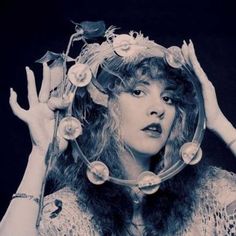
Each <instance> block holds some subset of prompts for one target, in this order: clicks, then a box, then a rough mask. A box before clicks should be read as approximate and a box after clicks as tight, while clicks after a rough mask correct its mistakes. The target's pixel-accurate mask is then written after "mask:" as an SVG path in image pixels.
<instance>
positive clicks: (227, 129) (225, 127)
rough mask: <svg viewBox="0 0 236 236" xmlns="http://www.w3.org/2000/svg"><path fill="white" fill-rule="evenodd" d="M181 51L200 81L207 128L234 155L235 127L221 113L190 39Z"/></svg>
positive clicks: (235, 153)
mask: <svg viewBox="0 0 236 236" xmlns="http://www.w3.org/2000/svg"><path fill="white" fill-rule="evenodd" d="M182 53H183V55H184V58H185V60H186V62H187V63H188V64H189V65H190V66H191V67H192V68H193V71H194V72H195V74H196V76H197V77H198V79H199V81H200V83H201V87H202V94H203V99H204V108H205V115H206V126H207V128H208V129H210V130H212V131H213V132H215V133H216V134H217V135H218V136H219V137H220V138H221V139H222V140H223V141H224V142H225V143H226V144H227V146H228V147H229V148H230V149H231V151H232V152H233V154H234V155H235V156H236V129H235V128H234V126H233V125H232V124H231V123H230V122H229V121H228V120H227V118H226V117H225V116H224V114H223V113H222V111H221V109H220V107H219V105H218V102H217V97H216V92H215V88H214V86H213V84H212V83H211V82H210V81H209V80H208V78H207V75H206V74H205V72H204V71H203V69H202V67H201V65H200V63H199V62H198V60H197V57H196V54H195V50H194V46H193V43H192V41H191V40H190V43H189V45H187V44H186V42H185V41H184V44H183V46H182Z"/></svg>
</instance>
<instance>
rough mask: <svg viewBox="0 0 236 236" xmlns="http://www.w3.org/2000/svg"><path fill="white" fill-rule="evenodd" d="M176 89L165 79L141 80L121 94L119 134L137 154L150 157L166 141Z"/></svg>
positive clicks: (119, 102)
mask: <svg viewBox="0 0 236 236" xmlns="http://www.w3.org/2000/svg"><path fill="white" fill-rule="evenodd" d="M173 94H174V91H173V90H171V89H170V88H167V87H166V86H165V84H164V82H161V81H157V80H147V79H145V80H140V81H139V82H138V83H137V84H136V85H135V86H134V88H132V89H131V91H129V92H122V93H121V94H120V95H119V96H118V105H119V111H120V122H121V123H120V134H121V138H122V140H123V141H124V142H125V144H126V145H127V146H128V147H129V148H130V149H131V150H132V152H133V154H134V155H135V156H136V157H139V156H141V157H142V156H145V157H150V156H153V155H155V154H157V153H158V152H159V151H160V150H161V149H162V147H163V146H164V145H165V143H166V141H167V138H168V136H169V133H170V130H171V127H172V124H173V122H174V119H175V114H176V109H175V105H174V103H173V99H172V98H173Z"/></svg>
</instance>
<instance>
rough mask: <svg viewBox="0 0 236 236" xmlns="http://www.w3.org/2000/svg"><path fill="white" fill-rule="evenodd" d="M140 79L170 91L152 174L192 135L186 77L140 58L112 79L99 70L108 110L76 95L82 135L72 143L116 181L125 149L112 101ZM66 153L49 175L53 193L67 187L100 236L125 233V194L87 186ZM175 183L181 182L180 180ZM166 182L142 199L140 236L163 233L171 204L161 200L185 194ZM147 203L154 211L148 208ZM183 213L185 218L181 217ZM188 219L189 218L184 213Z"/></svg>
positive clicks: (192, 100) (82, 169)
mask: <svg viewBox="0 0 236 236" xmlns="http://www.w3.org/2000/svg"><path fill="white" fill-rule="evenodd" d="M141 77H145V78H147V79H150V80H160V81H161V82H163V83H165V85H167V86H171V87H172V88H173V89H174V97H173V100H174V105H175V109H176V116H175V120H174V123H173V126H172V129H171V132H170V135H169V137H168V140H167V142H166V145H165V147H163V148H162V150H161V151H160V152H159V153H158V154H156V155H155V156H153V157H152V159H151V170H152V171H154V172H156V173H158V172H159V171H162V170H163V169H166V168H168V167H170V166H171V165H172V164H173V163H174V162H175V161H176V160H177V159H178V158H179V149H180V147H181V145H182V144H183V143H185V142H187V141H190V140H191V138H192V137H193V133H194V130H195V125H196V119H197V113H198V108H197V107H198V106H197V103H196V94H195V91H194V88H193V85H192V83H191V78H189V75H188V74H187V73H185V72H184V71H183V70H182V69H173V68H171V67H170V66H169V65H167V63H166V62H165V61H164V60H163V59H162V58H146V59H143V60H142V61H141V62H139V63H136V64H135V63H127V64H125V65H123V66H122V67H120V68H119V71H117V70H116V72H115V73H114V74H113V75H111V74H110V73H108V72H107V71H106V70H103V71H102V72H101V73H100V74H99V76H98V78H97V80H98V82H99V83H100V85H101V86H103V87H104V90H105V91H106V93H107V94H108V95H109V101H108V107H104V106H101V105H98V104H95V103H94V102H93V100H92V99H91V97H90V95H89V93H88V92H87V90H86V88H83V89H80V90H79V91H78V92H77V94H76V97H75V101H74V104H73V115H74V116H75V117H77V118H78V119H79V120H80V121H81V123H82V126H83V134H82V135H81V136H80V137H79V138H78V140H77V141H78V144H79V145H80V147H81V149H82V150H83V152H84V154H85V155H86V156H87V158H88V159H89V161H94V160H100V161H102V162H104V163H105V164H106V165H107V166H108V168H109V170H110V172H111V175H112V176H115V177H118V178H124V176H125V173H124V168H123V167H122V164H121V162H120V153H121V151H122V150H123V149H124V148H125V144H124V143H123V142H122V140H121V138H120V135H119V126H120V119H119V115H120V114H119V106H118V105H117V98H118V96H119V94H121V93H122V92H130V91H131V90H132V88H134V85H135V84H136V83H137V82H138V81H139V79H140V78H141ZM104 81H105V82H104ZM72 152H73V150H72V147H71V146H70V145H69V147H68V149H67V150H66V152H65V153H64V154H63V155H62V156H61V157H60V158H58V160H57V161H56V163H55V166H54V168H53V170H52V175H51V176H53V179H54V181H55V183H56V188H62V187H65V186H68V187H70V188H71V189H72V190H74V192H75V193H76V194H77V196H78V201H79V202H80V201H85V203H86V205H87V208H88V210H89V211H90V212H91V213H92V214H93V216H94V217H93V219H94V221H95V222H96V224H95V225H97V226H98V229H99V230H100V232H101V234H102V235H124V232H126V233H130V232H129V230H128V228H127V223H131V219H132V214H133V207H132V201H131V197H130V193H129V189H128V188H125V187H123V186H119V185H115V184H113V183H110V182H106V183H105V184H103V185H101V186H96V185H93V184H91V183H90V182H89V181H88V180H87V177H86V169H87V167H86V165H85V164H84V163H83V162H82V161H81V160H80V159H79V158H78V160H77V161H74V160H73V158H72V157H71V156H72ZM179 176H180V175H179ZM192 176H193V175H192ZM182 177H183V176H182ZM182 177H181V178H182ZM175 179H177V178H175ZM176 181H177V180H176ZM180 182H181V183H182V179H180ZM171 183H172V182H171V181H169V182H168V181H167V183H163V184H162V185H161V188H160V190H158V192H157V193H156V194H154V195H153V196H151V197H146V198H144V201H143V206H145V209H149V212H147V211H146V210H143V216H144V215H145V219H146V221H145V222H146V223H147V226H146V228H145V232H146V235H159V234H158V233H156V234H154V232H157V229H158V232H159V233H160V232H164V228H165V227H164V225H165V224H164V222H163V216H164V215H165V216H166V217H167V216H168V217H169V216H170V215H171V213H170V212H171V211H172V210H173V209H172V208H173V203H170V202H169V201H168V200H167V199H168V196H170V195H171V196H172V198H171V199H172V201H173V202H175V200H176V202H178V201H180V199H179V197H178V196H177V193H176V192H177V191H178V190H180V191H181V186H182V187H183V189H182V194H181V197H183V194H184V192H185V191H186V189H187V188H186V182H184V184H183V185H181V184H180V185H179V186H178V187H179V188H180V189H178V190H177V189H176V187H173V186H172V184H171ZM184 185H185V186H184ZM170 186H172V187H170ZM170 188H171V189H170ZM184 189H185V190H184ZM173 191H174V192H173ZM175 191H176V192H175ZM186 195H187V193H186ZM154 199H155V200H154ZM186 199H187V198H186ZM192 200H193V199H190V198H189V201H186V204H192V203H193V201H192ZM152 204H154V206H155V207H151V205H152ZM163 204H164V205H163ZM105 205H106V208H104V206H105ZM171 206H172V207H171ZM157 207H158V210H156V208H157ZM190 209H192V208H191V207H190ZM157 212H158V213H157ZM179 212H180V211H179ZM179 212H178V214H180V213H179ZM154 213H155V214H154ZM184 214H185V215H186V212H185V213H184ZM188 214H189V215H190V210H189V212H188ZM172 215H173V214H172ZM168 217H167V218H168ZM179 225H180V224H179ZM183 225H184V223H183V224H182V226H183ZM176 227H177V226H176ZM161 228H162V229H161ZM162 230H163V231H162ZM160 235H161V234H160Z"/></svg>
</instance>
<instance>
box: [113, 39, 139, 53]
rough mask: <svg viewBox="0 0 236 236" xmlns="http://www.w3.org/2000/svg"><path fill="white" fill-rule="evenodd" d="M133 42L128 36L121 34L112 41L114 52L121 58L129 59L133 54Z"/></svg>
mask: <svg viewBox="0 0 236 236" xmlns="http://www.w3.org/2000/svg"><path fill="white" fill-rule="evenodd" d="M134 45H135V40H134V38H133V37H132V36H130V35H128V34H121V35H118V36H116V37H115V38H114V39H113V48H114V51H115V52H116V53H117V54H118V55H119V56H121V57H129V56H131V55H133V53H134V52H135V48H134Z"/></svg>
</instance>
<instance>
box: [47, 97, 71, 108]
mask: <svg viewBox="0 0 236 236" xmlns="http://www.w3.org/2000/svg"><path fill="white" fill-rule="evenodd" d="M69 105H70V100H69V99H66V98H61V97H51V98H50V99H49V100H48V107H49V108H50V109H51V110H52V111H54V110H56V109H65V108H67V107H68V106H69Z"/></svg>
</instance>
